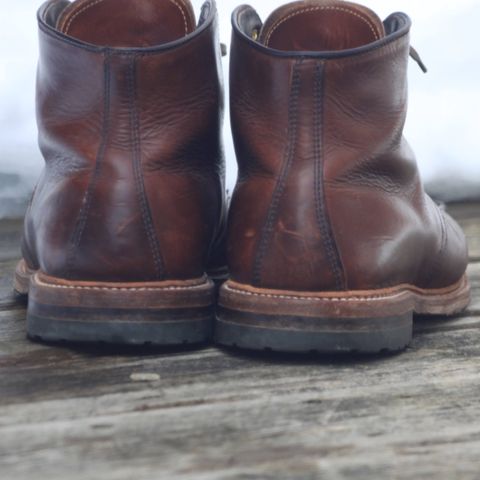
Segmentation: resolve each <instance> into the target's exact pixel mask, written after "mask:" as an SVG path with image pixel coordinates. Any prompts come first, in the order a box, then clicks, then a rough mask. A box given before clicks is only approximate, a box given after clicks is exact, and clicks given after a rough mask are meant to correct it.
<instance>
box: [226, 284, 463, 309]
mask: <svg viewBox="0 0 480 480" xmlns="http://www.w3.org/2000/svg"><path fill="white" fill-rule="evenodd" d="M469 302H470V286H469V282H468V278H467V276H466V275H465V276H464V277H463V278H462V279H461V280H460V281H459V282H457V283H456V284H455V285H452V286H450V287H448V288H442V289H433V290H427V289H420V288H418V287H415V286H413V285H399V286H397V287H392V288H386V289H378V290H362V291H347V292H320V293H317V292H291V291H281V290H271V289H261V288H256V287H252V286H249V285H242V284H239V283H237V282H233V281H229V282H227V283H226V284H224V285H223V287H222V288H221V290H220V298H219V305H220V307H223V308H226V309H229V310H237V311H243V312H250V313H256V314H264V315H280V316H301V317H313V318H316V317H333V318H338V317H341V318H362V317H365V318H366V317H368V318H375V317H383V318H385V317H389V316H398V315H403V314H406V313H408V312H415V313H417V314H432V315H451V314H455V313H459V312H461V311H463V310H464V309H465V308H466V307H467V306H468V304H469Z"/></svg>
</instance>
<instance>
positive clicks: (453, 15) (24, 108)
mask: <svg viewBox="0 0 480 480" xmlns="http://www.w3.org/2000/svg"><path fill="white" fill-rule="evenodd" d="M40 3H41V2H40V1H36V0H17V1H14V2H12V1H11V0H0V9H1V10H2V11H3V12H5V11H8V21H5V18H4V22H3V24H2V29H1V31H0V39H1V42H0V173H4V172H10V173H15V174H16V173H20V174H21V176H22V182H21V184H18V185H12V188H11V189H10V191H8V192H6V187H5V184H3V185H2V182H1V181H0V202H1V201H2V198H4V197H5V195H7V196H8V195H18V194H19V192H20V193H21V192H22V191H23V190H22V189H25V190H28V189H30V188H31V184H32V183H33V181H34V178H35V177H36V176H37V174H38V172H39V170H40V168H41V166H42V161H41V159H40V158H39V153H38V149H37V147H36V126H35V116H34V84H35V81H34V78H35V68H36V61H37V28H36V20H35V12H36V9H37V7H38V6H39V5H40ZM217 3H218V5H219V9H220V16H221V37H222V41H223V42H224V43H229V40H230V15H231V11H232V10H233V8H234V7H236V6H237V5H239V4H241V3H245V1H244V0H238V1H234V0H220V1H218V2H217ZM247 3H248V2H247ZM250 3H251V4H252V5H253V6H254V7H255V8H257V10H258V12H259V13H260V16H261V17H262V18H263V19H265V17H266V16H267V15H268V14H269V13H270V12H271V11H272V10H273V9H274V8H276V7H278V6H280V5H282V4H283V3H285V2H282V1H273V0H271V1H265V0H262V1H257V2H253V1H251V2H250ZM362 3H364V4H365V5H367V6H369V7H371V8H372V9H374V10H375V11H376V12H377V13H378V14H379V15H380V17H382V18H385V17H387V16H388V15H389V14H390V13H392V12H394V11H404V12H406V13H407V14H409V15H410V16H411V17H412V19H413V22H414V26H413V31H412V44H413V45H414V46H415V48H416V49H417V50H418V51H419V52H420V54H421V56H422V58H423V60H424V61H425V63H426V64H427V66H428V67H429V73H428V75H424V74H423V73H422V72H421V71H420V70H419V69H418V68H417V67H416V64H415V63H413V62H412V63H411V68H410V74H409V75H410V86H411V88H410V111H409V117H408V123H407V127H406V135H407V137H408V139H409V142H410V143H411V145H412V146H413V147H414V149H415V150H416V152H417V157H418V162H419V166H420V169H421V171H422V174H423V177H424V180H425V181H426V183H428V184H429V185H430V186H431V188H433V190H436V191H437V192H438V191H441V192H443V193H444V194H445V195H446V196H447V197H452V196H454V197H455V196H464V195H466V194H474V193H477V194H478V195H480V158H479V153H478V152H479V147H478V137H479V136H480V47H478V45H480V42H479V41H478V38H477V35H478V25H480V1H478V0H455V1H451V0H431V1H427V0H424V1H418V0H411V1H410V0H365V1H364V2H362ZM193 4H194V6H195V9H196V11H197V12H198V11H199V10H200V6H201V4H202V2H201V1H200V0H194V1H193ZM224 67H225V69H224V70H225V76H226V74H227V72H228V68H227V67H228V57H227V58H225V59H224ZM227 94H228V91H227ZM227 103H228V102H227ZM225 143H226V152H227V159H228V167H229V168H228V170H229V174H228V182H229V185H230V187H231V186H232V185H233V183H234V180H235V175H236V169H235V159H234V153H233V147H232V142H231V137H230V129H229V125H228V114H227V123H226V125H225ZM4 183H5V182H4ZM1 215H2V213H1V208H0V216H1Z"/></svg>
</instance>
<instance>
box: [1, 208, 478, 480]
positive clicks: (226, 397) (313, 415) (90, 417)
mask: <svg viewBox="0 0 480 480" xmlns="http://www.w3.org/2000/svg"><path fill="white" fill-rule="evenodd" d="M449 211H450V212H452V213H453V214H454V215H455V216H457V217H458V218H460V220H461V221H462V222H463V224H464V226H466V227H467V233H469V241H470V243H471V245H472V247H473V248H472V249H471V251H472V264H471V265H470V267H469V275H470V279H471V282H472V287H473V300H472V305H471V307H470V308H469V310H468V312H466V313H465V314H463V315H461V316H458V317H456V318H452V319H445V318H433V319H432V318H430V319H418V320H417V321H416V324H415V339H414V342H413V344H412V346H411V347H410V348H409V349H408V350H407V351H406V352H405V353H404V354H402V355H396V356H387V357H385V356H383V357H357V358H353V357H349V358H342V357H299V356H283V355H266V354H255V355H253V354H245V353H239V352H234V351H226V350H218V349H215V348H206V349H203V350H198V351H197V350H159V349H155V350H146V351H145V350H138V349H118V348H108V347H102V346H96V347H88V348H87V347H81V346H70V347H67V346H65V345H63V346H46V345H41V344H38V343H32V342H29V341H28V340H27V339H26V338H25V325H24V317H25V310H24V307H22V306H21V305H18V304H16V303H15V302H14V298H13V297H12V295H11V292H10V286H9V285H10V283H9V282H10V280H11V278H10V275H11V270H12V268H13V266H14V264H15V259H16V257H17V256H18V244H17V243H16V242H18V238H19V237H18V232H17V233H15V231H14V228H13V227H12V226H11V225H10V226H4V225H1V224H0V233H3V231H4V229H6V230H7V231H9V232H10V233H9V234H8V235H6V236H3V235H1V238H2V240H1V241H0V246H1V249H3V250H2V252H1V253H0V272H1V277H0V278H2V280H1V281H0V478H1V479H6V480H10V479H15V480H21V479H28V480H30V479H36V480H43V479H49V480H52V479H53V480H56V479H58V480H77V479H78V480H80V479H82V480H83V479H104V480H130V479H135V480H143V479H145V480H147V479H148V480H153V479H167V480H171V479H173V480H176V479H182V480H197V479H198V480H224V479H227V480H233V479H235V480H237V479H238V480H248V479H250V480H251V479H266V480H270V479H272V480H273V479H275V480H278V479H292V480H297V479H298V480H310V479H354V480H367V479H368V480H371V479H377V478H378V479H402V480H403V479H405V480H407V479H409V480H410V479H416V480H424V479H425V480H427V479H428V480H430V479H433V478H435V479H441V480H442V479H445V480H450V479H460V480H461V479H472V480H477V479H478V478H479V477H480V456H479V454H480V421H479V418H480V263H478V262H476V261H475V260H476V259H477V256H478V259H480V251H477V250H476V248H477V247H476V246H475V245H480V228H478V227H480V210H479V208H478V205H477V206H475V208H473V207H472V206H470V205H464V206H458V205H456V206H455V207H454V208H449ZM475 212H476V215H477V216H476V217H475ZM475 225H476V226H475ZM16 228H17V229H18V224H17V226H16ZM9 229H10V230H9ZM7 237H8V238H9V240H5V239H6V238H7ZM476 242H478V243H476ZM16 252H17V253H16Z"/></svg>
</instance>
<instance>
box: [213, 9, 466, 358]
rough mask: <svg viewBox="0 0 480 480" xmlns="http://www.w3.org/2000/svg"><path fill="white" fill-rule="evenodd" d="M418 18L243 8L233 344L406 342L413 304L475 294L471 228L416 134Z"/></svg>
mask: <svg viewBox="0 0 480 480" xmlns="http://www.w3.org/2000/svg"><path fill="white" fill-rule="evenodd" d="M410 26H411V22H410V20H409V18H408V17H407V16H406V15H404V14H402V13H396V14H394V15H392V16H390V17H389V18H388V19H387V20H386V21H385V22H383V23H382V22H381V21H380V19H379V18H378V17H377V15H375V13H373V12H372V11H370V10H368V9H367V8H364V7H362V6H359V5H356V4H352V3H348V2H343V1H334V0H331V1H330V0H317V1H315V0H313V1H303V2H295V3H292V4H289V5H286V6H284V7H282V8H280V9H278V10H277V11H275V12H274V13H273V14H272V15H271V16H270V18H269V19H268V20H267V21H266V22H265V24H263V25H262V22H261V20H260V18H259V17H258V15H257V14H256V13H255V11H254V10H253V9H252V8H250V7H248V6H242V7H240V8H238V9H237V10H236V11H235V13H234V15H233V30H234V32H233V46H232V52H231V55H232V60H231V61H232V64H231V110H232V122H233V133H234V138H235V144H236V152H237V157H238V163H239V169H240V173H239V180H238V184H237V187H236V190H235V193H234V196H233V202H232V207H231V214H230V222H229V244H228V254H229V266H230V269H231V280H230V281H229V282H228V283H227V284H225V285H224V287H223V288H222V290H221V294H220V300H219V304H220V306H219V322H218V329H217V339H218V341H219V342H220V343H222V344H225V345H237V346H239V347H246V348H251V349H273V350H281V351H301V352H304V351H320V352H336V351H360V352H378V351H381V350H399V349H402V348H404V347H405V346H406V345H407V344H408V343H409V342H410V340H411V338H412V317H413V314H414V313H417V314H435V315H437V314H442V315H443V314H454V313H456V312H460V311H461V310H463V309H464V308H465V307H466V306H467V304H468V302H469V286H468V281H467V277H466V275H465V270H466V266H467V247H466V242H465V238H464V235H463V233H462V232H461V230H460V228H459V227H458V225H457V224H456V223H455V222H454V221H453V220H452V219H451V218H450V217H449V216H448V215H446V214H445V213H443V212H442V211H440V209H439V208H437V206H436V205H435V204H434V203H433V201H432V200H431V199H430V198H429V197H427V196H426V195H425V193H424V190H423V187H422V184H421V182H420V178H419V174H418V170H417V166H416V162H415V157H414V155H413V153H412V151H411V150H410V148H409V146H408V144H407V142H406V141H405V139H404V138H403V136H402V132H403V126H404V122H405V116H406V112H407V63H408V58H409V52H410V43H409V30H410ZM413 53H414V51H413ZM413 56H414V57H417V56H416V55H415V54H414V55H413ZM417 60H419V59H418V57H417Z"/></svg>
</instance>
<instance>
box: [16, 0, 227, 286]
mask: <svg viewBox="0 0 480 480" xmlns="http://www.w3.org/2000/svg"><path fill="white" fill-rule="evenodd" d="M38 21H39V27H40V60H39V69H38V83H37V84H38V90H37V91H38V95H37V111H38V126H39V141H40V148H41V151H42V154H43V156H44V158H45V162H46V165H45V169H44V171H43V173H42V176H41V179H40V181H39V183H38V185H37V188H36V191H35V194H34V196H33V200H32V203H31V206H30V208H29V210H28V213H27V216H26V221H25V236H24V242H23V254H24V258H25V260H26V261H27V263H28V267H29V268H30V269H32V270H41V272H43V273H45V274H47V275H50V276H52V277H57V278H62V279H68V280H81V281H103V282H147V281H165V280H184V279H195V278H200V277H202V275H204V273H205V272H206V271H207V270H208V269H209V268H215V267H220V266H221V265H222V263H223V261H224V259H223V255H222V237H223V231H224V229H225V226H224V225H225V214H226V206H225V196H224V158H223V150H222V142H221V122H222V115H223V85H222V77H221V64H220V44H219V39H218V22H217V13H216V7H215V3H214V2H213V1H210V0H208V1H207V2H206V3H205V5H204V6H203V9H202V14H201V18H200V21H199V23H198V25H197V24H196V21H195V16H194V13H193V8H192V6H191V4H190V2H189V0H175V1H172V0H135V1H134V0H100V1H99V0H77V1H75V2H73V3H70V2H68V1H64V0H51V1H49V2H47V3H46V4H44V6H43V7H42V8H41V9H40V12H39V16H38Z"/></svg>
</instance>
